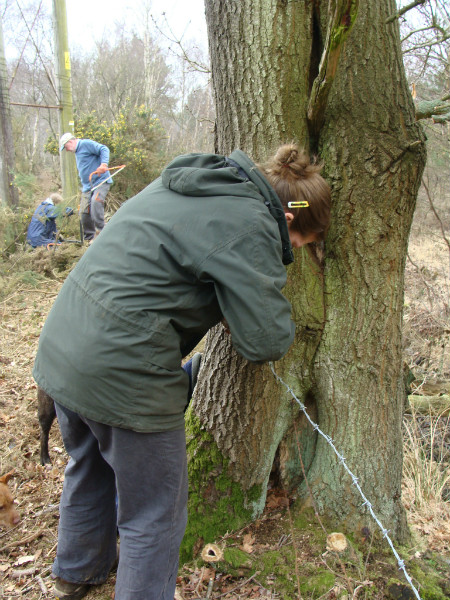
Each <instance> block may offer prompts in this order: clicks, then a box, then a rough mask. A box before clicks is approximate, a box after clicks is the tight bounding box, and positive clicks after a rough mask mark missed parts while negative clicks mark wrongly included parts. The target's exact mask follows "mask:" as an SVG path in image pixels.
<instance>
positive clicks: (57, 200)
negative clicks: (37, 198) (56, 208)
mask: <svg viewBox="0 0 450 600" xmlns="http://www.w3.org/2000/svg"><path fill="white" fill-rule="evenodd" d="M50 200H52V201H53V204H59V203H60V202H62V201H63V197H62V196H61V194H57V193H56V192H54V193H53V194H50Z"/></svg>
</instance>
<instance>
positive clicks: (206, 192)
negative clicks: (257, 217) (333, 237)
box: [161, 150, 294, 265]
mask: <svg viewBox="0 0 450 600" xmlns="http://www.w3.org/2000/svg"><path fill="white" fill-rule="evenodd" d="M161 180H162V183H163V185H164V186H165V187H166V188H168V189H170V190H172V191H174V192H177V193H179V194H183V195H185V196H197V197H201V196H205V197H206V196H241V197H242V198H249V197H250V198H255V199H261V196H262V199H263V201H264V204H265V205H266V207H267V209H268V210H269V212H270V214H271V216H272V217H273V218H274V219H275V221H276V222H277V224H278V229H279V232H280V236H281V243H282V257H283V264H285V265H288V264H290V263H291V262H293V260H294V256H293V253H292V246H291V243H290V240H289V232H288V227H287V222H286V218H285V216H284V210H283V206H282V204H281V201H280V199H279V198H278V195H277V194H276V192H275V190H274V189H273V188H272V187H271V186H270V184H269V182H268V181H267V179H266V178H265V177H264V175H263V174H262V173H261V172H260V171H259V170H258V168H257V167H256V165H255V164H254V163H253V162H252V161H251V160H250V158H249V157H248V156H247V155H246V154H245V153H244V152H242V151H241V150H235V151H234V152H233V153H232V154H231V155H230V156H229V157H226V156H221V155H217V154H185V155H182V156H178V157H177V158H175V159H174V160H173V161H172V162H171V163H169V165H168V166H167V167H166V169H164V171H163V172H162V174H161Z"/></svg>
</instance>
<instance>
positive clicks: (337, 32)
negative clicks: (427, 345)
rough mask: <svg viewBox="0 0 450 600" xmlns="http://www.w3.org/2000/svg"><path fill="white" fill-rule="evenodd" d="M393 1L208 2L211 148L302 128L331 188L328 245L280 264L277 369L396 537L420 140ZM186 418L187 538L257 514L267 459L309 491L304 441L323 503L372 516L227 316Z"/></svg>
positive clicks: (270, 142)
mask: <svg viewBox="0 0 450 600" xmlns="http://www.w3.org/2000/svg"><path fill="white" fill-rule="evenodd" d="M329 5H330V6H329ZM395 10H396V7H395V2H394V0H366V1H365V2H364V3H361V6H360V7H359V11H358V14H357V15H356V2H352V1H351V0H336V1H335V2H331V3H329V2H328V0H316V1H315V2H312V1H311V2H309V1H304V0H292V1H290V2H287V1H285V0H264V1H263V0H240V1H239V2H237V1H236V0H222V1H221V2H214V1H213V0H206V16H207V23H208V32H209V39H210V53H211V62H212V72H213V84H214V89H215V95H216V104H217V150H218V151H219V152H223V153H228V152H230V151H231V150H233V149H234V148H241V149H242V150H244V151H246V152H248V154H249V155H250V156H252V157H253V158H254V159H256V160H259V159H261V158H263V157H265V156H267V154H268V152H270V151H271V150H273V149H274V148H275V147H276V146H277V145H278V144H279V142H283V141H288V140H291V139H295V140H298V141H299V142H300V143H301V144H303V145H304V146H305V147H307V148H308V149H309V150H310V151H312V152H318V153H319V155H320V156H321V159H322V160H323V162H324V164H325V169H324V175H325V176H326V178H327V179H328V181H329V182H330V184H331V186H332V192H333V211H332V215H333V217H332V219H333V220H332V226H331V229H330V232H329V235H328V237H327V240H326V243H325V247H324V249H323V252H322V254H321V255H319V254H317V252H316V254H314V253H313V252H311V251H308V250H305V249H302V250H299V251H296V261H295V263H294V264H293V265H291V266H290V267H289V270H288V285H287V287H286V290H285V293H286V295H287V296H288V298H289V299H290V300H291V302H292V306H293V316H294V319H295V321H296V325H297V333H296V339H295V343H294V345H293V347H292V348H291V350H290V351H289V353H288V354H287V355H286V357H285V358H284V359H283V360H281V361H279V362H278V363H277V364H276V366H275V368H276V371H277V373H278V374H279V375H280V376H281V377H282V378H283V379H284V380H285V381H286V382H287V383H289V385H290V386H291V387H292V388H293V389H294V390H295V392H296V394H297V396H298V397H299V399H300V400H302V401H303V402H304V403H305V404H306V405H307V407H308V409H309V411H310V413H311V416H312V417H313V418H314V419H316V420H317V421H318V423H319V425H320V427H321V428H322V430H323V431H325V432H326V433H327V434H329V435H330V436H331V437H332V438H333V440H334V441H335V444H336V446H337V447H338V448H339V450H340V452H341V453H342V454H343V455H344V456H345V457H346V458H347V464H348V466H349V467H350V468H351V469H352V471H353V472H354V473H355V474H356V475H357V476H358V477H359V483H360V485H361V487H362V488H363V490H364V491H365V493H366V495H367V497H368V498H369V499H370V501H371V502H372V503H373V506H374V509H375V512H376V513H377V514H378V516H379V517H380V518H381V520H382V522H383V523H384V525H385V526H386V527H387V528H388V529H389V530H390V531H391V535H392V536H393V537H394V538H397V539H403V540H404V539H406V537H407V527H406V519H405V514H404V510H403V507H402V504H401V470H402V433H401V421H402V414H403V406H404V398H405V391H404V385H403V377H402V360H401V320H402V304H403V271H404V264H405V256H406V249H407V241H408V235H409V229H410V225H411V220H412V215H413V211H414V207H415V201H416V194H417V189H418V186H419V183H420V178H421V173H422V169H423V166H424V162H425V150H424V137H423V134H422V131H421V129H420V127H419V125H418V124H417V123H416V122H415V118H414V106H413V102H412V98H411V96H410V93H409V91H408V86H407V84H406V80H405V76H404V70H403V64H402V57H401V51H400V41H399V33H398V24H397V22H393V23H389V24H386V20H387V19H388V17H389V15H392V14H393V13H394V12H395ZM339 11H340V12H339ZM336 15H338V18H336ZM352 26H353V29H352V31H351V32H350V35H348V34H349V31H350V29H351V28H352ZM337 46H339V48H338V51H337V52H336V49H337ZM327 53H328V54H327ZM321 59H323V60H322V62H321ZM327 60H331V61H334V62H332V64H330V65H328V67H327V65H326V64H324V61H327ZM325 67H327V68H325ZM327 78H328V79H327ZM324 82H325V88H324V87H323V86H322V87H321V84H322V83H324ZM318 90H319V91H320V90H322V91H320V93H319V94H317V91H318ZM311 91H313V92H314V93H313V94H311ZM317 98H318V101H320V103H321V104H320V106H319V105H318V104H317V103H316V99H317ZM308 115H309V120H308ZM187 431H188V451H189V455H190V467H189V469H190V480H191V494H190V513H189V519H190V522H189V525H188V531H187V534H186V537H185V542H184V543H185V546H184V547H185V549H189V548H192V546H193V545H195V543H196V542H201V541H204V542H209V541H212V540H213V539H214V538H215V537H217V535H219V534H220V533H223V532H224V531H226V530H230V529H233V528H234V527H239V526H241V525H242V524H243V523H244V522H245V520H248V519H251V518H254V517H255V516H257V515H258V514H259V513H260V512H261V511H262V509H263V506H264V502H265V497H266V489H267V483H268V481H269V478H270V476H271V473H272V477H273V478H275V479H276V481H277V483H278V484H282V485H284V486H285V487H286V488H288V489H291V490H293V489H295V490H297V491H298V493H299V495H300V499H301V501H302V502H304V503H305V504H308V503H309V502H310V499H309V497H308V494H307V492H306V486H304V485H302V469H301V466H300V462H299V451H298V448H299V446H300V448H301V451H302V458H303V462H304V465H305V469H306V471H307V479H308V482H309V486H310V487H311V489H312V492H313V494H314V499H315V502H316V503H317V506H318V508H319V510H320V511H321V512H322V513H326V514H327V515H328V516H329V517H330V518H331V519H332V520H333V521H334V522H335V523H336V524H339V525H340V526H341V527H344V528H346V529H347V531H353V532H357V531H359V530H360V529H361V528H362V527H366V526H368V527H369V528H370V530H372V529H373V524H372V522H371V518H370V516H369V515H368V512H367V508H366V507H364V506H362V501H361V498H360V497H359V496H357V494H356V490H355V488H354V486H352V485H351V483H352V482H351V480H350V479H349V478H348V476H347V475H345V473H344V472H343V469H342V466H341V465H340V464H339V462H338V461H337V459H336V458H335V455H334V454H333V452H332V450H331V449H330V447H329V446H328V445H327V444H326V443H325V442H324V440H323V439H322V438H317V434H316V433H315V432H314V431H312V430H311V428H310V427H309V425H307V424H306V423H305V420H304V418H302V416H301V414H299V408H298V405H296V404H295V403H294V402H293V400H292V398H291V397H289V396H288V394H287V393H286V391H285V390H284V389H283V388H281V387H280V386H279V384H277V382H276V381H275V378H274V377H273V374H272V373H271V371H270V369H269V368H268V367H267V366H263V367H259V366H255V365H251V364H249V363H247V362H245V361H244V360H243V359H241V358H240V357H239V356H238V355H237V354H236V353H235V352H234V351H233V350H232V347H231V343H230V339H229V338H228V337H227V335H225V334H224V333H223V330H222V328H221V326H218V327H217V328H215V330H213V331H211V332H210V334H209V336H208V340H207V348H206V352H205V358H204V366H203V368H202V370H201V372H200V377H199V381H198V384H197V389H196V393H195V396H194V399H193V401H192V403H191V408H190V410H189V413H188V417H187ZM297 442H298V443H297Z"/></svg>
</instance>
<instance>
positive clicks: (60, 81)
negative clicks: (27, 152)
mask: <svg viewBox="0 0 450 600" xmlns="http://www.w3.org/2000/svg"><path fill="white" fill-rule="evenodd" d="M53 21H54V25H53V27H54V32H55V54H56V61H55V62H56V79H57V88H58V93H59V103H60V105H61V109H60V111H59V134H60V136H61V135H62V134H63V133H67V132H70V133H74V120H73V105H72V80H71V71H70V54H69V36H68V33H67V15H66V0H53ZM60 158H61V181H62V188H63V196H64V199H65V200H70V201H72V202H73V200H74V199H76V198H77V197H78V177H77V169H76V164H75V156H74V155H73V153H72V152H65V151H63V152H61V153H60Z"/></svg>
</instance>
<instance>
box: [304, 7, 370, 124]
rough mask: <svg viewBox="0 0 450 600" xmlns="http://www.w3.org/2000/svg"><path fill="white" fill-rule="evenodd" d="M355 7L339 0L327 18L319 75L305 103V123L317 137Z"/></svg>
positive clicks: (354, 15) (354, 17)
mask: <svg viewBox="0 0 450 600" xmlns="http://www.w3.org/2000/svg"><path fill="white" fill-rule="evenodd" d="M358 6H359V0H338V1H337V2H336V8H335V11H334V15H331V14H330V15H329V18H328V30H327V37H326V40H325V45H324V48H323V51H322V57H321V59H320V64H319V72H318V74H317V77H316V78H315V80H314V83H313V86H312V89H311V94H310V97H309V103H308V112H307V115H308V122H309V126H310V130H311V132H312V133H313V134H317V133H318V132H319V131H320V128H321V126H322V124H323V120H324V114H325V108H326V105H327V102H328V96H329V94H330V90H331V86H332V84H333V81H334V77H335V75H336V71H337V66H338V61H339V56H340V53H341V48H342V45H343V44H344V42H345V40H346V39H347V37H348V35H349V33H350V31H351V29H352V27H353V25H354V23H355V20H356V15H357V14H358Z"/></svg>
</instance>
